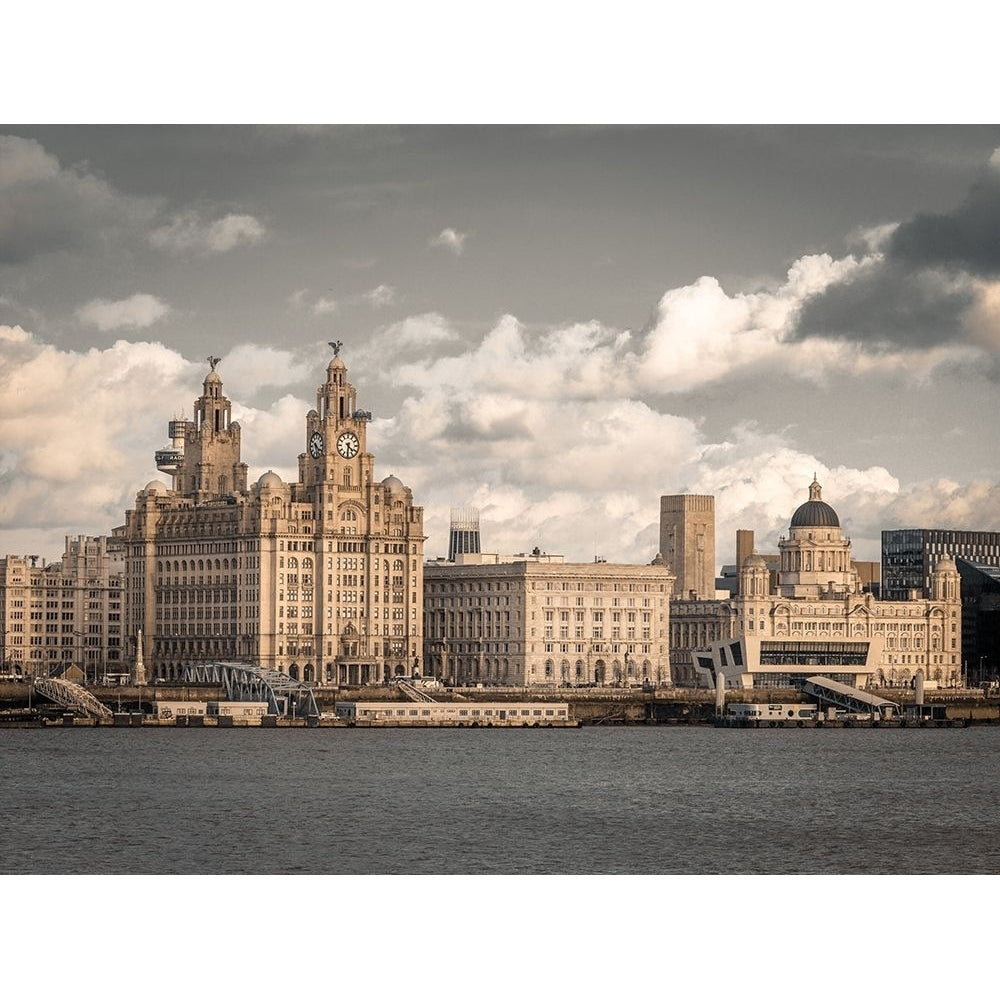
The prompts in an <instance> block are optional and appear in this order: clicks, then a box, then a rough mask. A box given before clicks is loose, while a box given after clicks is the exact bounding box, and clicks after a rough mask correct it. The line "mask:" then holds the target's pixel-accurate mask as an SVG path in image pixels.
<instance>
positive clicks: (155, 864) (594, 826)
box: [0, 727, 1000, 875]
mask: <svg viewBox="0 0 1000 1000" xmlns="http://www.w3.org/2000/svg"><path fill="white" fill-rule="evenodd" d="M998 750H1000V729H993V728H972V729H964V730H937V729H906V730H885V729H880V730H857V729H854V730H847V731H844V730H822V731H818V730H782V731H777V732H776V731H771V730H767V731H762V730H716V729H711V728H693V729H677V728H673V727H650V728H647V727H636V728H600V727H596V728H583V729H579V730H531V731H526V730H507V731H505V730H490V729H479V730H469V729H462V730H458V729H431V730H402V729H388V730H362V729H316V730H299V729H292V730H288V729H283V730H243V729H236V730H233V729H203V730H197V729H176V730H175V729H167V728H164V729H156V730H151V729H143V730H132V729H100V730H95V729H82V728H80V729H65V730H62V729H48V730H0V754H2V757H0V871H2V872H3V873H5V874H11V873H42V872H46V873H121V874H125V873H128V874H156V873H176V874H184V873H206V874H209V873H212V874H224V873H231V874H279V873H316V874H332V875H336V874H352V875H357V874H375V873H381V874H394V873H410V874H452V873H472V874H480V873H482V874H488V873H505V874H517V873H536V874H537V873H567V874H596V873H654V874H701V873H725V874H741V873H748V874H749V873H752V874H765V873H766V874H795V873H866V872H870V873H898V874H919V873H936V872H947V873H978V874H982V873H990V874H995V873H998V872H1000V837H998V836H997V833H998V831H1000V763H998V762H1000V756H998Z"/></svg>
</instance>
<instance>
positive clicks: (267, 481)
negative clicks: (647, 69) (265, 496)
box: [257, 469, 285, 490]
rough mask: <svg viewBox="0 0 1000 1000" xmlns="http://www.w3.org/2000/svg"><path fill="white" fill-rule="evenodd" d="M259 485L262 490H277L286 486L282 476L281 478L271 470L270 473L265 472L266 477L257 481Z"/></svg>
mask: <svg viewBox="0 0 1000 1000" xmlns="http://www.w3.org/2000/svg"><path fill="white" fill-rule="evenodd" d="M257 485H258V486H259V487H260V488H261V489H272V490H273V489H277V488H278V487H280V486H284V485H285V484H284V483H283V482H282V481H281V476H279V475H278V474H277V473H276V472H271V470H270V469H268V471H267V472H265V473H264V475H263V476H261V477H260V479H258V480H257Z"/></svg>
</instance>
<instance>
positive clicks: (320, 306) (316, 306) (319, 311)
mask: <svg viewBox="0 0 1000 1000" xmlns="http://www.w3.org/2000/svg"><path fill="white" fill-rule="evenodd" d="M312 311H313V312H314V313H315V314H316V315H317V316H328V315H329V314H330V313H333V312H336V311H337V300H336V299H334V298H326V297H322V296H321V297H320V298H318V299H317V300H316V301H315V302H314V303H313V307H312Z"/></svg>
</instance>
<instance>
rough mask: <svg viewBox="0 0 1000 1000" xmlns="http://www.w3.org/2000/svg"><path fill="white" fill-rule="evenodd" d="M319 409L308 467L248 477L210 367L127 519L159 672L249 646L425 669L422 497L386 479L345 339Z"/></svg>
mask: <svg viewBox="0 0 1000 1000" xmlns="http://www.w3.org/2000/svg"><path fill="white" fill-rule="evenodd" d="M331 346H332V347H333V348H334V358H333V360H332V361H330V363H329V365H328V366H327V369H326V380H325V382H324V383H323V384H322V385H320V386H319V388H318V389H317V392H316V408H315V409H312V410H310V411H309V412H308V413H307V414H305V418H304V421H303V445H304V449H303V451H302V453H301V454H299V455H298V460H297V463H298V478H297V481H295V482H287V483H286V482H284V481H283V480H282V479H281V477H280V476H278V475H277V474H276V473H274V472H271V471H269V472H265V473H264V474H263V475H262V476H260V477H259V478H258V479H257V481H256V482H255V483H253V484H252V485H250V486H249V487H248V486H247V484H246V465H245V464H244V463H243V461H242V458H241V454H240V449H241V437H240V428H239V425H238V424H237V423H234V422H233V421H232V420H231V403H230V401H229V400H228V399H227V398H226V396H225V395H224V394H223V391H222V379H221V377H220V376H219V374H218V372H217V371H216V370H215V366H216V364H217V363H218V361H219V359H218V358H210V359H209V362H210V365H211V371H210V372H209V373H208V375H207V376H206V378H205V381H204V384H203V391H202V395H201V396H200V397H199V398H198V399H197V400H195V404H194V416H193V419H192V420H190V421H178V420H174V421H171V422H170V425H169V432H170V436H171V439H172V443H171V446H170V447H168V448H164V449H161V450H160V451H158V452H157V454H156V461H157V466H158V468H159V469H160V470H161V471H163V472H167V473H169V474H170V476H171V486H170V487H168V486H167V485H166V484H164V483H162V482H159V481H155V480H154V481H153V482H150V483H149V484H148V485H147V486H146V487H145V489H143V490H142V491H140V492H139V494H138V495H137V497H136V503H135V507H134V508H133V509H131V510H129V511H128V512H127V513H126V521H125V525H124V527H123V528H122V529H120V531H119V534H120V537H121V540H122V543H123V545H124V546H125V553H126V564H125V581H126V588H125V590H126V615H127V619H126V621H127V628H128V634H129V636H132V637H137V636H140V635H141V637H142V644H143V645H142V660H143V663H144V666H145V669H146V670H147V671H148V672H149V674H150V676H151V677H161V678H166V679H177V678H179V677H180V676H181V672H182V670H183V668H184V666H185V664H189V663H192V662H198V661H208V660H239V661H244V662H248V663H253V664H259V665H260V666H262V667H265V668H268V669H272V670H278V671H281V672H283V673H286V674H288V675H289V676H290V677H292V678H294V679H296V680H301V681H307V682H312V683H316V684H320V685H331V686H336V685H344V684H352V685H353V684H364V683H371V682H376V681H382V680H384V679H386V678H388V677H390V676H392V675H396V674H403V673H407V674H408V673H410V672H411V671H412V670H413V669H414V667H415V666H417V665H418V664H419V659H420V656H421V654H422V634H421V631H422V620H421V608H422V606H423V544H424V535H423V509H422V508H421V507H418V506H415V505H414V503H413V494H412V491H411V490H410V489H409V488H408V487H407V486H404V484H403V483H402V482H401V481H400V480H399V479H398V478H396V477H395V476H392V475H390V476H387V477H386V478H384V479H381V480H379V479H378V478H377V477H376V474H375V459H374V456H373V455H372V454H371V453H370V452H369V451H368V447H367V427H368V422H369V421H370V420H371V413H370V412H368V411H365V410H361V409H359V408H358V405H357V394H356V390H355V388H354V386H352V385H351V384H350V382H349V381H348V379H347V368H346V365H345V364H344V361H343V360H342V359H341V358H340V356H339V351H340V345H339V344H334V345H331Z"/></svg>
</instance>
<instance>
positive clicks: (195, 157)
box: [0, 126, 1000, 563]
mask: <svg viewBox="0 0 1000 1000" xmlns="http://www.w3.org/2000/svg"><path fill="white" fill-rule="evenodd" d="M0 133H2V136H3V137H2V138H0V352H2V358H3V361H2V374H0V386H2V397H0V398H2V402H0V408H2V409H0V529H2V530H3V539H4V541H3V545H2V548H3V550H4V551H5V552H9V553H17V554H28V553H37V554H39V555H41V556H43V557H45V558H47V559H56V558H58V555H59V553H60V552H61V551H62V540H63V537H64V536H65V535H67V534H70V535H79V534H90V535H99V534H106V533H108V532H109V531H110V530H111V529H112V528H113V527H115V526H117V525H119V524H121V523H122V522H123V519H124V511H125V510H126V509H127V508H129V507H130V506H132V504H133V503H134V499H135V493H136V491H138V490H140V489H141V488H142V487H143V486H144V485H145V484H146V483H147V482H148V481H149V480H151V479H156V478H159V479H165V478H166V477H164V476H162V474H157V472H156V467H155V464H154V462H153V453H154V452H155V450H156V449H157V448H160V447H163V446H164V445H166V444H167V438H166V423H167V421H168V420H169V419H171V418H172V417H176V416H183V417H187V416H190V411H191V403H192V401H193V399H194V398H195V397H196V396H197V394H198V391H199V387H200V385H201V382H202V379H203V378H204V374H205V372H206V371H207V370H208V367H209V361H208V360H207V358H206V356H208V357H211V358H221V361H220V362H219V364H218V368H219V374H220V375H221V376H222V379H223V382H224V385H225V392H226V394H227V395H228V396H229V397H230V398H231V399H232V400H233V417H234V419H236V420H239V421H240V423H241V425H242V428H243V458H244V460H245V461H246V462H247V463H248V464H249V466H250V479H251V481H252V480H254V479H256V478H257V477H258V476H259V475H261V474H262V473H263V472H265V471H267V470H268V469H272V470H273V471H275V472H277V473H278V474H279V475H281V476H282V477H283V478H284V479H285V480H286V481H287V480H289V479H291V480H294V479H295V478H296V456H297V455H298V454H299V453H300V452H302V451H304V450H305V440H304V428H305V416H306V413H307V412H308V411H309V409H311V408H312V406H313V397H314V394H315V391H316V386H317V385H319V384H320V382H321V381H322V374H323V370H324V367H325V365H326V363H327V361H328V360H329V356H330V349H329V347H328V346H327V342H328V341H330V340H338V341H343V350H342V356H343V357H344V359H345V361H346V363H347V365H348V368H349V370H350V374H351V380H352V382H353V383H354V384H355V385H356V386H357V387H358V396H359V399H358V401H359V404H360V405H361V406H363V407H364V408H365V409H368V410H371V411H373V413H374V419H373V421H372V423H371V425H370V428H369V449H370V451H371V452H372V453H373V454H374V456H375V467H376V473H377V475H378V476H379V477H380V478H381V477H385V476H388V475H390V474H394V475H397V476H399V477H400V478H401V479H402V480H403V481H404V482H406V484H407V485H409V486H411V487H412V488H413V492H414V500H415V502H416V503H417V504H420V505H422V506H423V507H424V509H425V516H426V522H425V523H426V527H427V533H428V536H429V538H428V542H427V545H426V548H425V551H426V554H427V556H428V557H430V558H433V557H435V556H438V555H444V554H445V553H446V551H447V543H448V520H449V514H450V510H451V508H453V507H462V506H473V507H477V508H478V509H479V510H480V512H481V519H482V521H481V523H482V544H483V547H484V549H485V550H489V551H505V552H523V551H530V550H531V549H532V548H534V547H535V546H539V547H540V548H542V549H543V550H545V551H549V552H558V553H561V554H563V555H565V556H566V558H567V559H569V560H576V561H590V560H592V559H593V558H594V557H596V556H600V557H602V558H606V559H609V560H611V561H631V562H640V563H641V562H648V561H649V560H650V559H651V558H652V557H653V556H654V555H655V553H656V550H657V547H658V531H659V497H660V496H661V495H665V494H677V493H682V492H691V493H698V494H710V495H713V496H715V497H716V511H717V545H718V560H719V561H720V562H726V561H728V560H729V555H728V554H729V553H730V551H731V550H734V548H735V545H734V541H735V531H736V529H737V528H750V529H752V530H754V531H755V534H756V538H757V541H758V545H759V546H760V547H761V548H762V549H773V548H774V547H775V545H776V542H777V538H778V537H779V535H781V534H782V533H784V531H785V530H786V529H787V525H788V518H789V516H790V514H791V512H792V511H793V510H794V509H795V508H796V507H797V506H798V505H799V504H800V503H801V502H802V501H803V500H804V499H805V496H806V494H807V491H808V485H809V482H810V481H811V479H812V477H813V475H814V474H815V475H817V476H818V478H819V480H820V482H821V483H822V485H823V488H824V491H825V492H824V495H825V497H827V498H828V499H829V500H830V502H831V503H832V504H833V505H834V506H835V507H836V509H837V510H838V512H839V513H840V515H841V518H842V522H843V525H844V528H845V532H846V533H847V534H849V535H851V536H852V538H853V540H854V552H855V556H856V558H859V559H877V558H878V556H879V541H880V532H881V530H882V529H889V528H899V527H909V526H912V525H934V526H936V527H940V528H969V529H979V530H991V529H992V530H997V529H1000V504H998V503H997V500H998V498H1000V488H998V485H997V484H998V468H997V455H996V449H995V446H994V445H993V442H992V440H991V439H990V438H989V436H988V435H984V434H983V431H982V430H981V425H982V414H984V413H988V412H990V410H991V408H992V407H995V405H996V394H997V374H998V368H997V350H998V348H1000V285H998V284H997V282H996V278H997V274H998V271H1000V253H998V252H997V248H996V241H995V240H993V239H991V236H990V233H991V230H990V226H991V225H995V221H996V219H997V216H998V214H1000V150H998V147H1000V129H998V128H995V127H994V128H991V127H984V126H976V127H964V126H962V127H959V126H947V127H945V126H942V127H872V126H868V127H854V128H848V127H837V126H816V127H769V128H763V127H762V128H751V127H746V126H740V127H719V126H713V127H694V126H671V127H656V128H654V127H636V128H627V127H624V126H608V127H604V128H599V127H593V128H586V127H565V128H545V127H539V126H532V127H509V126H490V127H472V126H462V127H436V128H430V127H417V126H406V127H397V128H393V127H388V126H377V127H358V126H352V127H343V128H329V129H327V128H293V127H273V128H254V127H248V126H243V127H232V128H209V127H166V126H149V127H144V128H129V127H124V126H123V127H111V126H107V127H83V126H74V127H59V126H46V127H32V128H27V127H21V126H6V127H0Z"/></svg>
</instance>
